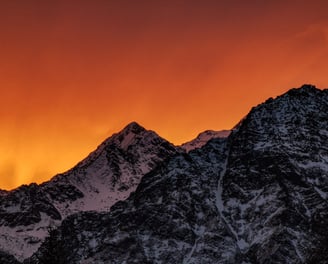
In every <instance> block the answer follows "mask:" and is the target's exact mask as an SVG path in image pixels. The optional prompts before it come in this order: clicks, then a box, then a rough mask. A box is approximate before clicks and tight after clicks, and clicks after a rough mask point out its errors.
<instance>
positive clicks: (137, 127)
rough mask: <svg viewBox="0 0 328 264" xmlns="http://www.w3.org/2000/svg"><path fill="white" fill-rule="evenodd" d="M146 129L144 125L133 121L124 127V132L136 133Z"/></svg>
mask: <svg viewBox="0 0 328 264" xmlns="http://www.w3.org/2000/svg"><path fill="white" fill-rule="evenodd" d="M145 130H146V129H145V128H144V127H142V126H140V125H139V124H138V123H137V122H135V121H133V122H131V123H129V124H128V125H127V126H126V127H124V128H123V130H122V132H123V131H125V132H132V133H134V134H139V133H141V132H143V131H145Z"/></svg>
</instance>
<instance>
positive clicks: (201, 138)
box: [181, 130, 231, 152]
mask: <svg viewBox="0 0 328 264" xmlns="http://www.w3.org/2000/svg"><path fill="white" fill-rule="evenodd" d="M230 133H231V131H230V130H221V131H214V130H206V131H204V132H202V133H200V134H199V135H198V136H197V137H196V138H195V139H193V140H191V141H188V142H186V143H183V144H182V145H181V148H182V149H184V150H185V151H186V152H189V151H191V150H194V149H196V148H200V147H202V146H204V145H205V144H206V143H207V142H208V141H210V140H211V139H213V138H227V137H228V136H229V135H230Z"/></svg>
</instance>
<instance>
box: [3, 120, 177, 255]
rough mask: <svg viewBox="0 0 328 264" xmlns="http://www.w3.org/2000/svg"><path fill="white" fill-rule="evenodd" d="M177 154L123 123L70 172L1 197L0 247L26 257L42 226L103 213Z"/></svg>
mask: <svg viewBox="0 0 328 264" xmlns="http://www.w3.org/2000/svg"><path fill="white" fill-rule="evenodd" d="M177 153H178V149H177V148H175V147H174V146H173V145H172V144H170V143H169V142H167V141H166V140H164V139H162V138H160V137H159V136H158V135H157V134H156V133H155V132H152V131H148V130H145V129H144V128H142V127H141V126H139V125H138V124H137V123H131V124H129V125H128V126H127V127H125V128H124V129H123V130H122V131H121V132H120V133H118V134H114V135H113V136H112V137H110V138H109V139H107V140H106V141H105V142H104V143H102V144H101V145H100V146H99V147H98V149H97V150H96V151H94V152H93V153H91V154H90V155H89V156H88V157H87V158H86V159H85V160H83V161H82V162H80V163H79V164H77V165H76V166H75V167H74V168H73V169H71V170H70V171H68V172H66V173H64V174H60V175H57V176H55V177H54V178H53V179H52V180H50V181H49V182H46V183H43V184H41V185H37V184H31V185H28V186H26V185H24V186H21V187H20V188H17V189H15V190H13V191H11V192H7V193H4V194H3V195H1V196H0V249H1V250H3V251H4V252H7V253H10V254H12V255H14V256H15V257H17V258H18V259H19V260H22V259H25V258H27V257H29V256H30V255H31V254H32V253H33V252H34V251H36V250H37V248H38V247H39V245H40V244H41V242H42V241H43V240H44V238H45V237H46V235H47V228H48V226H54V225H55V226H56V225H59V224H60V223H61V221H62V220H63V219H64V218H65V217H67V216H68V215H70V214H73V213H76V212H81V211H87V210H96V211H107V210H109V209H110V207H111V206H112V205H113V204H114V203H115V202H117V201H119V200H124V199H126V198H127V197H128V196H129V194H130V193H131V192H133V191H134V190H135V189H136V187H137V185H138V184H139V182H140V179H141V177H142V176H143V175H144V174H146V173H147V172H149V171H150V170H151V169H153V168H155V167H156V166H157V165H158V164H160V163H161V162H163V161H164V160H165V159H167V158H168V157H170V156H172V155H175V154H177Z"/></svg>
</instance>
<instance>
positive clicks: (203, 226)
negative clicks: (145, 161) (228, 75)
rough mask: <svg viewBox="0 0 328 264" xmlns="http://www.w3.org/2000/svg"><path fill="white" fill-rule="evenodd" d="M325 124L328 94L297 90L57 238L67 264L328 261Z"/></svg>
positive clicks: (75, 218) (65, 227)
mask: <svg viewBox="0 0 328 264" xmlns="http://www.w3.org/2000/svg"><path fill="white" fill-rule="evenodd" d="M327 123H328V91H327V90H323V91H321V90H318V89H316V88H315V87H313V86H311V85H305V86H303V87H301V88H300V89H292V90H290V91H289V92H288V93H286V94H284V95H282V96H280V97H278V98H276V99H269V100H267V101H266V102H265V103H263V104H261V105H259V106H257V107H255V108H253V109H252V110H251V112H250V113H249V114H248V115H247V117H246V118H245V119H244V120H243V121H242V122H241V123H240V124H239V125H238V126H237V127H236V128H235V129H234V131H233V132H232V134H231V135H230V136H229V137H228V139H213V140H211V141H210V142H209V143H208V144H206V145H205V146H203V147H202V148H200V149H197V150H194V151H191V152H189V153H188V154H180V155H178V156H175V157H173V158H171V159H170V160H169V161H167V162H165V163H163V164H162V165H161V166H159V167H157V168H156V169H154V170H152V171H151V172H149V173H148V174H146V175H145V176H144V177H143V178H142V180H141V182H140V184H139V186H138V188H137V189H136V191H135V192H134V193H132V194H131V195H130V197H129V198H128V199H126V200H125V201H121V202H118V203H116V204H115V205H114V206H113V207H112V208H111V211H110V212H108V213H102V214H99V213H96V212H88V213H79V214H76V215H72V216H69V217H68V218H67V219H65V220H64V221H63V223H62V225H61V227H60V228H59V229H58V231H59V233H60V236H57V237H56V238H54V239H55V240H56V241H57V242H58V243H64V245H65V248H67V249H68V254H67V255H66V261H67V263H109V262H110V263H244V264H245V263H326V262H325V261H326V258H327V257H326V255H325V254H324V253H323V252H327V243H326V242H327V239H326V234H327V231H328V230H327V227H326V226H327V212H328V210H327V209H328V208H327V197H328V196H327V195H328V187H327V186H328V185H327V181H328V146H327V142H328V141H327V140H328V131H327V128H328V124H327ZM48 250H49V248H48V249H47V246H46V245H45V244H44V245H43V246H42V247H41V248H40V250H39V251H38V252H37V254H35V256H34V257H33V258H31V259H30V261H32V263H33V261H35V259H36V257H37V256H38V257H39V258H42V255H46V254H47V251H48Z"/></svg>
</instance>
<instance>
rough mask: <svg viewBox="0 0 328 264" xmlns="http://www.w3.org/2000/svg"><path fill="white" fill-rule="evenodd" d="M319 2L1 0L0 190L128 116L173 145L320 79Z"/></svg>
mask: <svg viewBox="0 0 328 264" xmlns="http://www.w3.org/2000/svg"><path fill="white" fill-rule="evenodd" d="M327 14H328V2H327V1H325V0H322V1H316V0H308V1H302V0H295V1H291V0H272V1H270V0H268V1H262V0H249V1H245V0H221V1H220V0H201V1H200V0H185V1H182V0H181V1H180V0H165V1H164V0H163V1H161V0H158V1H154V0H149V1H144V0H139V1H135V0H120V1H114V0H113V1H111V0H88V1H87V0H76V1H73V0H63V1H60V0H49V1H44V0H39V1H37V0H29V1H23V0H0V33H1V35H0V90H1V96H0V157H1V158H0V188H6V189H10V188H13V187H16V186H18V185H20V184H23V183H30V182H32V181H37V182H42V181H44V180H46V179H49V178H50V177H51V176H53V175H55V174H56V173H57V172H63V171H65V170H67V169H69V168H70V167H72V166H73V165H74V164H75V163H77V162H78V161H79V160H81V159H82V158H84V157H85V156H86V155H87V154H88V153H89V152H90V151H92V150H93V149H95V148H96V146H97V145H99V144H100V143H101V142H102V141H103V140H104V139H105V138H106V137H108V136H110V135H111V134H112V133H113V132H116V131H118V130H120V129H121V128H122V127H124V126H125V125H126V124H127V123H128V122H130V121H133V120H135V121H137V122H139V123H140V124H141V125H143V126H145V127H146V128H148V129H152V130H155V131H157V132H158V133H159V134H160V135H161V136H163V137H165V138H167V139H168V140H170V141H172V142H174V143H176V144H180V143H182V142H184V141H187V140H190V139H192V138H193V137H195V136H196V135H197V134H198V133H199V132H201V131H202V130H205V129H215V130H219V129H226V128H231V127H232V126H234V125H235V124H236V123H237V122H238V121H239V120H240V119H241V118H242V117H243V116H244V115H245V114H247V113H248V111H249V109H250V108H251V107H252V106H254V105H256V104H258V103H261V102H262V101H264V100H265V99H267V98H268V97H274V96H276V95H278V94H281V93H283V92H285V91H286V90H288V89H289V88H292V87H298V86H300V85H301V84H303V83H312V84H315V85H317V86H318V87H321V88H324V87H325V86H327V85H328V81H327V76H328V75H327V72H328V63H327V62H328V42H327V36H328V34H327V33H328V15H327Z"/></svg>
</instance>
